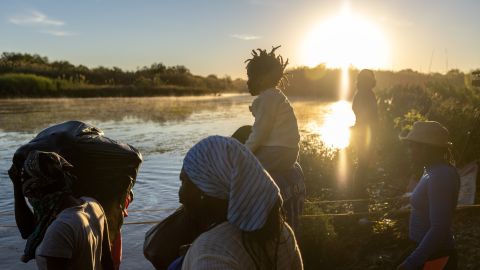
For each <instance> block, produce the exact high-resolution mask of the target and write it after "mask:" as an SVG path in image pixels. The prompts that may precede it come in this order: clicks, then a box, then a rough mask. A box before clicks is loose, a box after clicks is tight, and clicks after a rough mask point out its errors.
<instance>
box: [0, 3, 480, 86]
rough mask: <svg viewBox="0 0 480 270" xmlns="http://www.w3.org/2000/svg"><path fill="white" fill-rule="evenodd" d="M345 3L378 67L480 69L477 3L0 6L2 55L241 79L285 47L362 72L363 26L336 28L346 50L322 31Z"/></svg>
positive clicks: (298, 56)
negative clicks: (154, 66) (266, 53)
mask: <svg viewBox="0 0 480 270" xmlns="http://www.w3.org/2000/svg"><path fill="white" fill-rule="evenodd" d="M345 3H347V4H348V6H349V14H350V15H349V16H352V17H355V18H360V19H359V20H357V21H354V24H356V22H362V23H365V25H369V27H371V28H372V29H374V30H371V29H370V30H368V31H370V32H371V33H375V35H377V36H376V37H378V36H379V35H380V36H381V39H382V42H377V41H376V40H378V39H375V38H373V39H368V38H367V39H366V40H367V41H364V42H363V43H362V44H364V46H366V45H369V44H368V42H370V40H371V42H372V43H373V44H370V45H371V48H374V50H373V52H368V48H365V50H366V53H365V54H364V55H365V56H366V57H367V58H366V59H370V58H372V59H373V58H374V57H375V55H374V54H375V51H378V50H380V49H381V50H382V52H383V53H384V54H385V55H384V57H383V58H382V64H381V67H380V68H383V69H394V70H399V69H404V68H412V69H416V70H420V71H423V72H428V71H429V70H430V71H438V72H445V70H446V68H447V67H448V68H449V69H451V68H459V69H461V70H464V71H469V70H471V69H473V68H478V67H480V1H478V0H457V1H453V0H452V1H446V0H442V1H418V0H416V1H413V0H412V1H410V0H408V1H406V0H403V1H400V0H399V1H389V0H381V1H380V0H378V1H376V0H365V1H321V0H312V1H309V0H290V1H287V0H276V1H275V0H230V1H229V0H211V1H207V0H157V1H153V0H152V1H147V0H136V1H134V0H115V1H114V0H81V1H73V0H72V1H68V0H57V1H53V0H52V1H40V0H37V1H34V0H30V1H27V0H15V1H13V0H2V1H1V2H0V37H1V38H0V51H2V52H3V51H9V52H28V53H38V54H41V55H44V56H48V57H49V58H50V59H51V60H68V61H70V62H72V63H73V64H84V65H87V66H89V67H94V66H99V65H103V66H109V67H111V66H118V67H121V68H123V69H129V70H135V69H136V68H137V67H141V66H144V65H150V64H151V63H153V62H162V63H164V64H166V65H177V64H179V65H185V66H186V67H187V68H189V69H190V70H191V71H192V73H194V74H200V75H208V74H217V75H219V76H223V75H226V74H228V75H231V76H232V77H234V78H235V77H245V76H246V74H245V68H244V60H245V59H247V58H249V56H250V50H251V49H254V48H258V47H261V48H270V47H271V46H273V45H282V48H281V49H280V53H281V54H282V55H284V57H287V58H289V59H290V63H291V65H290V66H301V65H307V64H309V65H313V64H315V63H316V62H319V63H320V62H326V61H327V60H328V59H330V60H331V59H332V55H333V57H340V56H339V55H347V56H348V57H350V58H351V59H352V62H350V63H351V64H353V65H357V66H358V65H361V64H359V63H355V61H356V60H355V59H356V58H355V57H353V56H350V55H351V54H352V52H354V53H355V55H357V54H362V53H359V51H362V50H363V49H364V47H359V45H358V44H361V42H360V41H359V42H357V40H355V39H361V36H360V37H359V35H358V33H363V30H361V29H354V30H352V31H350V30H348V29H347V30H345V31H346V32H345V31H344V32H341V31H340V32H341V33H343V34H342V37H344V38H345V40H344V41H345V42H343V43H345V44H343V45H342V46H339V44H337V43H335V42H339V41H338V37H332V38H330V36H328V35H329V34H328V33H326V32H332V29H337V27H338V28H339V29H340V28H341V25H336V24H335V23H333V24H332V23H330V24H325V22H329V21H330V22H331V21H332V18H336V17H338V15H339V14H341V12H342V8H343V7H345V5H346V4H345ZM333 21H335V20H333ZM362 23H359V24H358V25H363V24H362ZM322 25H323V28H322ZM318 29H320V30H318ZM349 31H350V32H349ZM368 31H366V32H368ZM372 31H373V32H372ZM333 32H338V31H336V30H333ZM312 33H314V34H313V35H319V36H322V37H323V38H321V37H319V38H318V40H317V41H316V42H317V43H319V45H318V48H317V47H315V46H317V45H315V44H313V45H312V44H307V45H309V48H310V49H305V48H306V47H305V46H306V45H305V44H306V43H308V42H309V41H308V40H311V39H312V38H311V36H312ZM330 34H331V33H330ZM361 35H363V34H361ZM366 35H367V36H368V33H367V34H366ZM309 37H310V39H309ZM349 37H350V38H349ZM314 39H315V38H314ZM340 39H341V40H342V41H343V39H342V38H340ZM352 39H353V40H352ZM332 42H333V43H332ZM365 42H367V43H365ZM310 43H311V42H310ZM380 43H381V44H382V45H381V46H382V47H381V48H380V49H377V47H378V46H379V45H378V44H380ZM365 44H366V45H365ZM323 45H325V46H327V47H324V46H323ZM312 46H313V48H317V49H312ZM328 46H329V47H328ZM376 46H377V47H376ZM307 47H308V46H307ZM367 47H369V46H367ZM325 48H335V50H336V51H335V52H329V51H328V49H325ZM337 48H338V49H337ZM355 48H356V49H355ZM359 48H360V50H359ZM322 50H323V51H322ZM319 51H322V52H319ZM370 51H371V50H370ZM322 53H328V55H322ZM314 54H315V55H316V56H315V57H313V55H314ZM309 55H312V57H311V58H310V59H307V58H308V57H309ZM317 58H318V60H317ZM312 59H314V60H312ZM332 61H335V60H332ZM359 61H360V60H359ZM362 61H363V60H362ZM364 62H365V61H364ZM362 63H363V62H362ZM372 63H373V61H372ZM376 63H377V62H375V64H372V65H378V64H376ZM327 64H329V63H328V62H327ZM363 64H365V63H363ZM367 65H368V64H367ZM373 67H375V66H373ZM377 68H378V66H377Z"/></svg>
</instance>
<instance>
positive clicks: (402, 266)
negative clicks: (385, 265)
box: [396, 263, 407, 270]
mask: <svg viewBox="0 0 480 270" xmlns="http://www.w3.org/2000/svg"><path fill="white" fill-rule="evenodd" d="M396 270H407V267H406V266H405V263H401V264H400V265H399V266H397V268H396Z"/></svg>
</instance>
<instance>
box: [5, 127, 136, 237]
mask: <svg viewBox="0 0 480 270" xmlns="http://www.w3.org/2000/svg"><path fill="white" fill-rule="evenodd" d="M34 150H38V151H47V152H55V153H58V154H59V155H61V156H62V157H63V158H65V159H66V160H67V161H68V162H69V163H71V164H72V165H73V168H72V172H71V173H72V174H73V175H75V176H76V178H77V179H76V181H74V182H73V183H72V192H73V195H75V196H77V197H80V196H88V197H93V198H95V199H96V200H98V201H99V202H100V204H101V205H102V207H103V208H104V210H105V213H106V215H107V220H108V223H109V236H110V240H111V241H112V242H113V241H114V240H115V237H116V235H117V232H118V231H119V229H120V227H121V225H122V223H123V213H122V210H123V208H124V207H125V205H124V204H125V200H126V197H127V196H128V195H129V194H130V192H131V190H132V188H133V186H134V184H135V180H136V177H137V173H138V169H139V167H140V164H141V163H142V155H141V154H140V152H139V151H138V150H137V149H135V148H134V147H133V146H131V145H128V144H125V143H120V142H117V141H114V140H112V139H109V138H107V137H105V136H104V133H103V131H101V130H100V129H98V128H96V127H94V126H92V125H89V124H86V123H83V122H80V121H68V122H65V123H62V124H58V125H54V126H51V127H49V128H47V129H45V130H43V131H41V132H40V133H39V134H38V135H37V136H36V137H35V138H34V139H33V140H31V141H30V142H29V143H27V144H25V145H23V146H21V147H20V148H19V149H18V150H17V151H16V152H15V154H14V156H13V163H14V164H15V165H16V166H17V167H18V168H21V167H22V166H23V164H24V162H25V159H26V158H27V156H28V154H29V153H30V152H32V151H34ZM119 206H121V207H119Z"/></svg>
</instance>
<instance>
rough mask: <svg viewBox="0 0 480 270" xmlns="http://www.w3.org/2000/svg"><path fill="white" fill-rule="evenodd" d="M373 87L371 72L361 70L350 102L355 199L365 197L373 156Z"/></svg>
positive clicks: (375, 116) (375, 110)
mask: <svg viewBox="0 0 480 270" xmlns="http://www.w3.org/2000/svg"><path fill="white" fill-rule="evenodd" d="M375 85H376V80H375V75H374V74H373V72H372V71H371V70H369V69H363V70H362V71H360V73H358V76H357V92H356V93H355V96H354V97H353V102H352V110H353V112H354V113H355V118H356V121H355V127H354V132H353V135H352V136H353V141H354V145H355V147H356V151H357V157H358V159H357V169H356V171H355V175H354V179H353V187H352V191H353V192H352V193H353V197H354V198H356V199H363V198H366V197H367V191H366V186H367V182H368V171H369V167H370V163H371V159H372V156H373V151H374V146H375V135H376V133H377V124H378V114H377V100H376V97H375V94H374V93H373V88H374V87H375Z"/></svg>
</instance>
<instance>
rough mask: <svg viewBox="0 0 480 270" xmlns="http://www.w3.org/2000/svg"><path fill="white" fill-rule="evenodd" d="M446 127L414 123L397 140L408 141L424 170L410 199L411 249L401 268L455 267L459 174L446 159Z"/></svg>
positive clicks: (438, 124) (416, 161) (431, 123)
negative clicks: (412, 245) (453, 227)
mask: <svg viewBox="0 0 480 270" xmlns="http://www.w3.org/2000/svg"><path fill="white" fill-rule="evenodd" d="M448 136H449V135H448V130H447V129H446V128H445V127H444V126H442V125H441V124H440V123H438V122H435V121H419V122H415V123H414V125H413V128H412V130H411V131H410V132H409V133H408V135H407V136H405V137H400V139H402V140H404V141H406V142H407V143H408V148H409V154H410V158H411V159H412V162H414V163H416V164H421V165H423V166H424V173H423V175H422V177H421V178H420V181H419V182H418V184H417V186H416V187H415V189H414V190H413V193H412V196H411V198H410V203H411V205H412V212H411V214H410V224H409V238H410V239H411V240H412V241H413V242H414V247H413V248H412V249H413V251H412V252H411V253H409V254H408V256H406V258H405V259H403V262H402V263H401V264H400V265H398V266H397V270H401V269H429V267H428V265H429V264H430V265H432V266H433V264H435V265H437V266H435V269H444V270H447V269H448V270H450V269H456V268H457V254H456V251H455V243H454V236H453V232H452V222H453V215H454V212H455V208H456V207H457V198H458V190H459V185H460V177H459V175H458V173H457V170H456V169H455V167H453V166H452V165H451V162H450V160H449V155H450V152H449V146H450V145H451V143H450V142H449V141H448Z"/></svg>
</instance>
